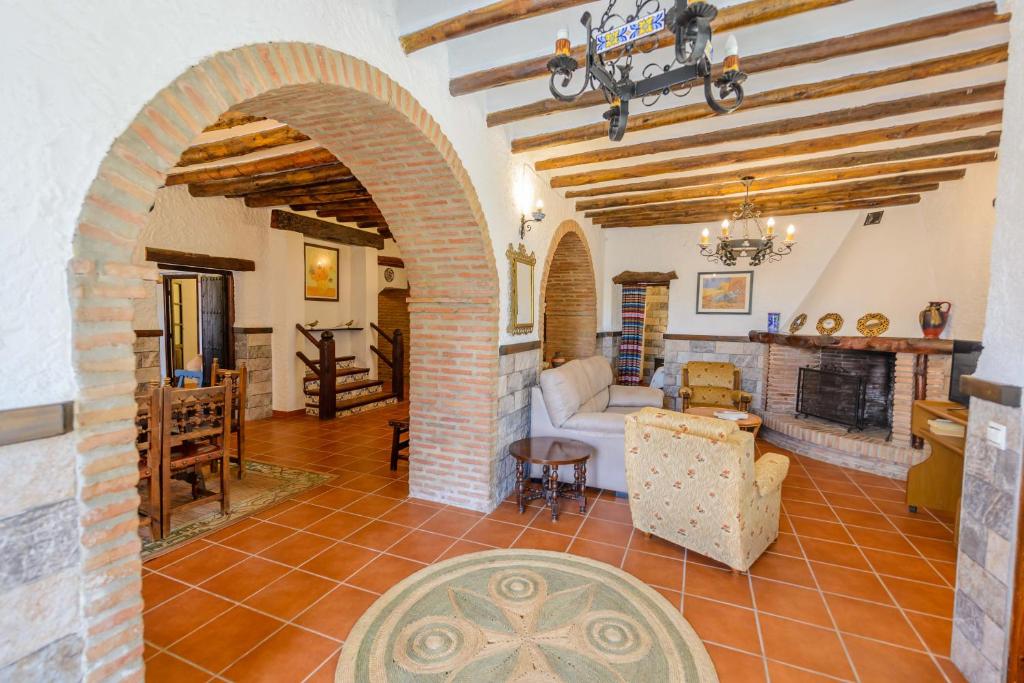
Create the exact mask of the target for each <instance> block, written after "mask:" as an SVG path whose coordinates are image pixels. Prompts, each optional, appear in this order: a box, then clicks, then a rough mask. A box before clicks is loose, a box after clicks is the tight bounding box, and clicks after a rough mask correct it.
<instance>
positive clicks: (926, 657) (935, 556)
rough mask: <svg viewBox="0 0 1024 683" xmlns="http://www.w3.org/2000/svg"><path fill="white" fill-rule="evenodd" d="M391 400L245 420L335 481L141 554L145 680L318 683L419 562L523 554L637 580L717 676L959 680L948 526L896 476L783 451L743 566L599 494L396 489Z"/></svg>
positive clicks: (293, 458) (403, 470) (256, 438)
mask: <svg viewBox="0 0 1024 683" xmlns="http://www.w3.org/2000/svg"><path fill="white" fill-rule="evenodd" d="M404 410H405V407H404V406H397V407H394V408H387V409H380V410H377V411H373V412H370V413H366V414H363V415H358V416H353V417H348V418H342V419H340V420H337V421H334V422H333V423H327V424H321V423H320V422H318V421H317V420H315V419H313V418H306V417H295V418H284V419H273V420H267V421H262V422H256V423H252V425H251V426H250V430H249V442H248V443H249V449H250V454H251V456H252V457H253V458H255V459H259V460H266V461H275V462H281V463H291V464H294V465H301V466H304V467H308V468H311V469H315V470H318V471H324V472H330V473H335V474H337V475H338V476H337V478H336V479H334V480H332V481H331V482H330V483H329V484H328V485H325V486H320V487H318V488H316V489H313V490H310V491H307V492H305V493H302V494H300V495H298V496H296V497H295V499H294V500H290V501H286V502H283V503H280V504H278V505H276V506H274V507H272V508H270V509H268V510H264V511H263V512H261V513H258V514H257V515H255V516H254V517H251V518H249V519H244V520H240V521H238V522H236V523H234V524H232V525H231V526H229V527H226V528H224V529H221V530H219V531H217V532H215V533H213V534H212V535H209V536H207V537H205V538H202V539H197V540H194V541H191V542H189V543H187V544H185V545H183V546H181V547H179V548H176V549H174V550H172V551H171V552H170V553H168V554H165V555H163V556H161V557H158V558H155V559H153V560H151V561H149V562H147V563H146V565H145V568H144V570H143V571H144V576H143V598H144V601H145V610H146V611H145V614H144V621H145V640H146V653H145V657H146V670H147V673H146V676H147V679H149V680H152V681H175V682H182V681H192V680H196V681H206V680H237V681H250V680H262V681H275V682H279V681H304V680H305V681H331V680H333V676H334V670H335V666H336V662H337V658H338V655H339V652H340V649H341V646H342V643H343V642H344V640H345V637H346V636H347V635H348V632H349V629H350V628H351V627H352V625H353V623H354V622H355V621H356V620H357V619H358V618H359V616H360V614H362V612H363V611H364V610H365V609H366V608H367V607H368V606H369V605H371V604H372V603H373V601H374V600H375V599H376V597H377V596H378V595H379V594H380V593H381V592H383V591H385V590H387V589H388V588H389V587H391V586H392V585H394V584H395V583H396V582H398V581H400V580H401V579H403V578H405V577H406V576H408V575H409V574H411V573H413V572H415V571H416V570H418V569H420V568H421V567H424V566H425V565H426V563H430V562H434V561H437V560H442V559H446V558H449V557H453V556H455V555H458V554H462V553H469V552H474V551H478V550H485V549H487V548H491V547H503V548H504V547H522V548H543V549H547V550H557V551H566V552H570V553H575V554H578V555H584V556H587V557H591V558H595V559H598V560H601V561H603V562H608V563H611V564H614V565H616V566H619V567H622V568H623V569H625V570H626V571H629V572H632V573H633V574H635V575H636V576H637V577H639V578H641V579H642V580H644V581H646V582H648V583H649V584H650V585H651V586H653V587H654V588H656V589H657V590H658V591H659V592H661V593H662V594H663V595H664V596H665V597H666V598H667V599H668V600H670V601H671V602H672V603H673V604H675V605H677V606H678V607H679V609H680V610H682V612H683V614H684V615H685V616H686V618H687V620H688V621H689V622H690V623H691V624H692V625H693V627H694V628H695V629H696V631H697V633H698V634H700V636H701V637H702V638H703V639H704V641H705V643H706V645H707V648H708V651H709V652H710V653H711V657H712V658H713V659H714V661H715V665H716V666H717V668H718V672H719V676H720V678H721V680H722V681H723V682H724V683H729V682H730V681H740V682H743V683H748V682H754V681H767V680H771V681H791V680H793V681H795V680H800V681H813V680H854V681H896V680H898V681H915V682H925V681H943V680H951V681H956V680H962V679H961V677H960V676H959V674H958V673H957V671H956V669H955V668H954V667H953V666H952V664H951V662H950V661H949V659H948V656H949V640H950V626H951V622H950V615H951V613H952V606H953V590H952V586H953V583H954V581H955V572H954V569H955V567H954V565H953V562H954V560H955V552H954V547H953V543H952V532H951V528H950V520H949V518H948V517H945V516H942V515H935V514H932V513H929V512H927V511H922V512H920V513H918V514H910V513H909V512H907V510H906V508H905V507H904V506H903V504H902V502H901V501H902V497H903V489H902V484H901V483H900V482H896V481H892V480H889V479H885V478H882V477H877V476H873V475H869V474H863V473H860V472H855V471H852V470H846V469H842V468H839V467H835V466H831V465H827V464H823V463H819V462H816V461H813V460H810V459H806V458H800V457H793V459H792V465H791V469H790V474H789V477H788V479H787V480H786V483H785V485H784V487H783V514H782V522H781V534H780V537H779V540H778V541H777V542H776V543H775V544H774V545H773V546H772V547H771V548H770V550H769V552H768V553H766V554H765V555H764V556H763V557H762V558H761V559H760V560H758V562H757V563H756V564H755V565H754V566H753V567H752V569H751V571H750V573H749V575H737V574H733V573H731V572H729V571H726V570H723V568H722V567H721V565H718V564H717V563H716V562H714V561H712V560H709V559H707V558H705V557H703V556H700V555H697V554H696V553H692V552H687V551H685V550H683V549H681V548H679V547H677V546H674V545H671V544H669V543H666V542H664V541H660V540H658V539H647V538H646V537H645V536H644V535H643V534H641V533H639V532H635V531H634V530H633V528H632V526H630V523H629V522H630V517H629V507H628V505H627V504H626V503H625V502H624V501H623V500H620V499H616V498H615V497H614V496H612V495H610V494H608V493H600V494H599V495H598V494H597V493H596V492H595V494H594V496H593V497H592V498H591V501H590V506H589V508H588V511H587V514H586V515H585V516H580V515H577V514H573V512H571V511H570V510H569V509H566V510H565V511H564V512H563V513H562V514H561V516H560V519H559V520H558V522H556V523H552V522H551V519H550V515H549V514H547V513H546V512H545V511H543V510H541V509H540V508H538V507H532V508H530V509H529V510H527V512H526V513H525V514H523V515H520V514H519V512H518V511H517V510H516V509H515V507H514V505H513V504H512V503H510V502H505V503H502V505H501V506H500V507H499V508H498V509H497V510H495V511H494V512H493V513H491V514H490V515H487V516H484V515H482V514H479V513H474V512H469V511H466V510H461V509H456V508H449V507H445V506H442V505H437V504H433V503H427V502H423V501H416V500H412V499H408V498H407V493H408V487H407V482H406V479H407V471H408V470H407V467H406V466H405V463H402V464H401V466H400V468H399V471H398V472H397V473H392V472H390V471H389V470H388V466H387V457H388V449H389V448H390V443H391V442H390V439H391V433H390V429H389V428H388V427H387V420H388V419H390V418H392V417H395V416H397V415H401V414H404ZM759 448H760V449H762V450H764V449H770V450H779V449H775V448H773V447H771V446H769V445H768V444H764V443H762V444H759Z"/></svg>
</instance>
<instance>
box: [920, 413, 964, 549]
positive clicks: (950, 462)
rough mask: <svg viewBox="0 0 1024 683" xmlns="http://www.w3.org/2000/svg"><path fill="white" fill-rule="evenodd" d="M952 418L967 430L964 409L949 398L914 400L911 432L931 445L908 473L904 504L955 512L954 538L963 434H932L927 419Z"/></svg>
mask: <svg viewBox="0 0 1024 683" xmlns="http://www.w3.org/2000/svg"><path fill="white" fill-rule="evenodd" d="M935 419H945V420H951V421H952V422H955V423H957V424H961V425H963V426H964V430H965V432H966V429H967V409H966V408H964V407H963V406H961V405H960V404H959V403H951V402H949V401H914V409H913V413H912V416H911V422H910V431H911V432H912V433H913V434H914V436H919V437H921V438H922V439H924V440H925V442H926V443H927V444H928V445H929V446H930V447H931V455H929V456H928V458H927V459H926V460H924V461H923V462H921V463H918V464H917V465H914V466H913V467H911V468H910V471H909V472H908V474H907V505H908V506H910V508H911V510H914V509H915V508H918V507H927V508H931V509H933V510H942V511H944V512H951V513H953V514H954V515H955V522H954V529H953V533H954V539H955V537H956V535H957V534H958V532H959V527H960V494H961V490H962V488H963V481H964V444H965V442H966V438H965V437H955V436H945V435H942V434H935V433H934V432H932V430H931V429H930V428H929V426H928V421H929V420H935Z"/></svg>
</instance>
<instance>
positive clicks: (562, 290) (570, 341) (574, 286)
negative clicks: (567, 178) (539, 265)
mask: <svg viewBox="0 0 1024 683" xmlns="http://www.w3.org/2000/svg"><path fill="white" fill-rule="evenodd" d="M540 291H541V306H542V307H543V308H542V309H541V310H542V311H543V312H544V322H543V327H542V329H541V342H542V344H543V355H544V360H545V361H550V360H551V357H552V355H554V354H555V353H557V352H561V353H563V354H564V355H565V356H566V357H567V358H570V359H572V358H587V357H589V356H592V355H594V353H595V349H596V347H597V286H596V283H595V276H594V260H593V257H592V256H591V254H590V245H589V244H588V243H587V236H586V234H585V233H584V232H583V228H581V227H580V225H579V223H577V222H576V221H574V220H567V221H563V222H562V223H561V224H560V225H559V226H558V229H557V230H556V231H555V234H554V235H553V236H552V238H551V248H550V249H549V250H548V256H547V262H546V263H545V264H544V275H543V279H542V281H541V289H540Z"/></svg>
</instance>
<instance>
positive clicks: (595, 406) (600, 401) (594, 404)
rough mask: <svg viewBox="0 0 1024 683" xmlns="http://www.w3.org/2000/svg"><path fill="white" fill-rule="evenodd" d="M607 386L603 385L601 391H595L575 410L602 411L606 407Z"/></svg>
mask: <svg viewBox="0 0 1024 683" xmlns="http://www.w3.org/2000/svg"><path fill="white" fill-rule="evenodd" d="M608 397H609V392H608V387H605V388H604V389H602V390H601V391H599V392H597V393H596V394H594V395H593V396H591V397H590V400H588V401H584V402H583V405H581V406H580V409H579V410H578V411H577V412H580V413H603V412H604V411H605V409H607V408H608Z"/></svg>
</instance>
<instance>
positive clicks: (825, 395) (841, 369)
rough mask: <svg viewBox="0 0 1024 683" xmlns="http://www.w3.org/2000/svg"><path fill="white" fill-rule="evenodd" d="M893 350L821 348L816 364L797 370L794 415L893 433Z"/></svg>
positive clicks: (888, 435)
mask: <svg viewBox="0 0 1024 683" xmlns="http://www.w3.org/2000/svg"><path fill="white" fill-rule="evenodd" d="M895 365H896V356H895V354H892V353H876V352H872V351H850V350H839V349H822V351H821V357H820V366H819V367H811V366H807V367H803V368H800V370H799V377H798V382H797V395H796V413H797V417H817V418H821V419H823V420H828V421H830V422H835V423H838V424H841V425H844V426H846V427H849V428H850V429H851V430H857V431H862V430H864V429H865V428H868V427H874V428H880V429H884V430H886V432H887V436H886V440H889V439H890V438H891V437H892V406H893V375H894V372H895Z"/></svg>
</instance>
